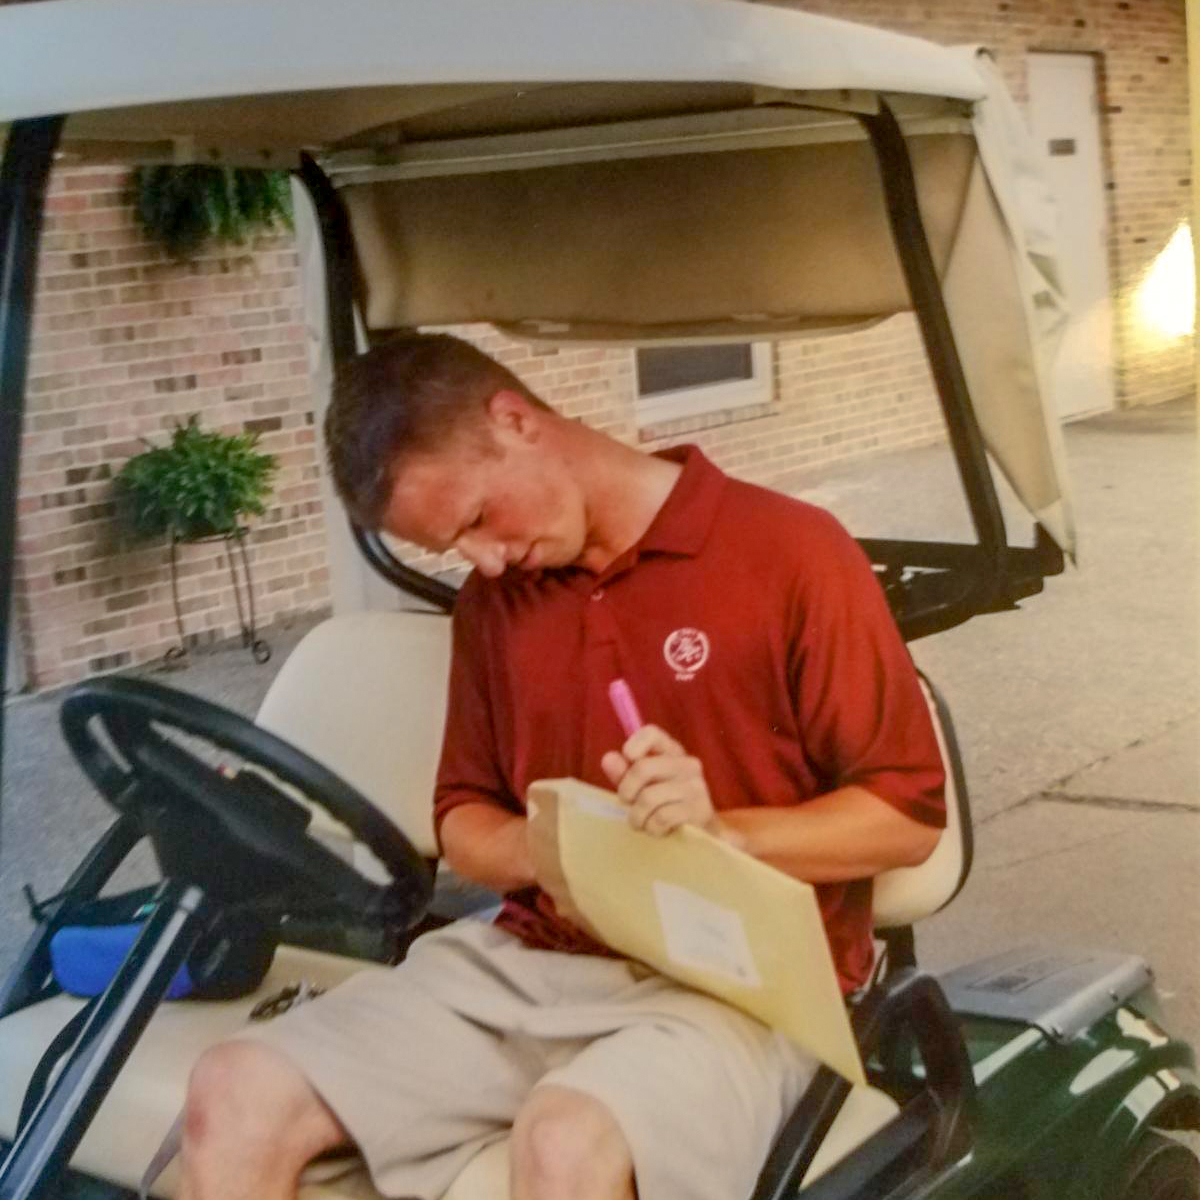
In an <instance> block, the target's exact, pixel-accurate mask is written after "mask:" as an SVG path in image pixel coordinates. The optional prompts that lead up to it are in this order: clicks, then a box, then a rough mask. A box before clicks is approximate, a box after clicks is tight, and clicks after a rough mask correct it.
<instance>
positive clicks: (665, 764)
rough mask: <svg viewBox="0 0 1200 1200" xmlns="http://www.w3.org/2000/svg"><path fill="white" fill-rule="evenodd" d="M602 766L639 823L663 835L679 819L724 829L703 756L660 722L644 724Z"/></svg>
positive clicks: (632, 819)
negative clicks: (710, 791)
mask: <svg viewBox="0 0 1200 1200" xmlns="http://www.w3.org/2000/svg"><path fill="white" fill-rule="evenodd" d="M600 766H601V768H602V769H603V771H604V773H605V775H607V776H608V778H609V781H610V782H611V783H612V785H613V787H614V788H615V789H616V793H617V795H618V796H619V797H620V798H621V800H622V801H623V802H624V803H625V804H627V805H628V806H629V823H630V824H631V825H632V826H633V827H634V828H635V829H641V830H643V831H644V832H646V833H652V834H655V835H658V836H661V835H662V834H665V833H670V832H671V830H672V829H675V828H677V827H678V826H680V825H698V826H699V827H700V828H701V829H705V830H707V831H708V832H709V833H713V834H717V835H720V834H721V832H722V830H721V826H720V823H719V822H718V820H717V814H716V812H715V810H714V809H713V803H712V797H711V796H710V795H709V794H708V784H707V783H705V781H704V768H703V766H702V765H701V763H700V760H699V759H698V758H695V757H693V756H692V755H690V754H688V753H687V752H686V751H685V750H684V748H683V747H682V746H681V745H680V744H679V743H678V742H677V741H675V739H674V738H673V737H671V736H670V735H669V734H667V733H664V732H663V730H661V729H659V727H658V726H657V725H643V726H642V727H641V728H640V729H639V730H638V731H637V732H636V733H635V734H633V736H632V737H630V738H629V740H628V741H627V742H626V743H625V744H624V745H623V746H622V747H621V749H620V751H616V750H610V751H609V752H608V753H607V754H606V755H605V756H604V757H603V758H602V759H601V760H600Z"/></svg>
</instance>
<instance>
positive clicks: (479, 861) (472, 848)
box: [440, 802, 535, 893]
mask: <svg viewBox="0 0 1200 1200" xmlns="http://www.w3.org/2000/svg"><path fill="white" fill-rule="evenodd" d="M526 824H527V823H526V820H525V818H524V817H519V816H516V815H515V814H513V813H509V812H505V811H504V810H503V809H501V808H497V807H496V806H495V805H493V804H486V803H482V802H481V803H478V804H460V805H459V806H458V807H457V808H452V809H451V810H450V811H449V812H448V813H447V814H446V816H445V818H444V819H443V821H442V827H441V831H440V834H441V841H442V852H443V854H444V856H445V859H446V864H447V865H448V866H449V867H450V869H451V870H452V871H453V872H454V873H455V874H456V875H460V876H462V878H464V879H469V880H471V881H472V882H473V883H478V884H480V885H481V886H483V887H486V888H491V889H492V891H494V892H501V893H503V892H513V891H516V890H517V889H518V888H524V887H530V886H531V885H532V884H533V883H534V882H535V879H534V874H533V859H532V857H531V856H530V853H529V845H528V842H527V840H526Z"/></svg>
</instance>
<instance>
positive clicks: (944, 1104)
mask: <svg viewBox="0 0 1200 1200" xmlns="http://www.w3.org/2000/svg"><path fill="white" fill-rule="evenodd" d="M853 1024H854V1036H855V1041H857V1043H858V1047H859V1050H860V1052H861V1054H862V1057H863V1060H864V1061H867V1060H868V1059H870V1058H871V1056H872V1055H874V1054H876V1053H878V1052H879V1051H881V1050H882V1049H884V1048H885V1047H886V1045H887V1044H888V1043H889V1042H895V1041H896V1040H897V1039H899V1038H902V1037H911V1038H912V1041H913V1043H914V1044H915V1046H916V1049H917V1051H918V1052H919V1054H920V1058H921V1062H922V1064H923V1065H924V1070H925V1085H924V1087H923V1088H922V1091H921V1093H920V1094H919V1095H918V1096H916V1097H915V1098H914V1099H913V1100H912V1101H910V1102H909V1104H908V1105H906V1106H905V1107H904V1108H903V1109H902V1110H901V1112H900V1114H899V1115H898V1116H897V1117H896V1119H895V1121H893V1122H892V1123H891V1124H890V1125H889V1126H887V1127H886V1129H885V1130H881V1131H880V1133H879V1134H877V1135H876V1138H878V1139H879V1142H880V1148H881V1149H885V1152H884V1153H883V1154H882V1155H876V1154H874V1153H873V1152H872V1147H873V1144H874V1142H875V1139H871V1140H870V1141H868V1142H867V1143H865V1144H864V1145H863V1146H861V1147H859V1148H858V1149H857V1150H856V1151H855V1152H854V1154H853V1155H851V1156H850V1157H849V1158H847V1159H845V1160H844V1161H843V1163H841V1164H838V1165H837V1166H836V1167H834V1168H833V1169H832V1170H831V1171H830V1174H829V1175H828V1176H827V1177H823V1178H822V1179H821V1180H820V1181H819V1182H817V1183H815V1184H810V1185H809V1188H806V1189H805V1190H804V1195H808V1194H809V1190H810V1189H811V1190H812V1194H813V1197H814V1200H816V1197H817V1196H818V1195H820V1196H822V1197H829V1198H830V1200H833V1197H838V1198H839V1200H840V1198H843V1197H845V1198H849V1197H856V1196H867V1195H874V1194H876V1193H874V1192H872V1191H870V1190H867V1189H868V1187H869V1184H870V1182H871V1178H872V1176H874V1175H876V1174H878V1172H879V1171H880V1170H881V1169H882V1168H884V1167H886V1166H887V1165H888V1162H889V1161H891V1160H893V1158H894V1156H896V1155H898V1154H900V1153H903V1152H905V1151H907V1150H910V1149H911V1148H913V1147H914V1146H916V1145H917V1144H918V1142H919V1141H921V1140H922V1139H928V1140H929V1148H928V1149H929V1153H928V1156H927V1159H926V1162H925V1163H924V1164H923V1169H924V1170H925V1171H926V1172H929V1173H932V1172H936V1171H937V1170H938V1169H939V1168H941V1167H943V1166H945V1165H946V1164H947V1163H951V1162H954V1161H956V1160H957V1159H959V1158H961V1157H962V1156H963V1155H964V1154H965V1153H966V1152H967V1150H969V1149H970V1146H971V1142H972V1139H973V1137H974V1124H975V1120H976V1099H975V1075H974V1071H973V1070H972V1067H971V1060H970V1058H969V1056H968V1054H967V1048H966V1044H965V1043H964V1041H963V1035H962V1031H961V1030H960V1029H959V1027H958V1023H957V1020H956V1019H955V1016H954V1013H953V1012H952V1011H951V1009H950V1005H949V1003H948V1002H947V1000H946V996H945V993H943V991H942V988H941V985H940V984H939V983H938V982H937V980H936V979H934V977H933V976H932V975H926V974H924V973H922V972H919V971H917V970H914V969H912V968H905V969H902V970H900V971H897V972H896V973H895V974H892V975H889V976H888V978H887V979H885V980H883V981H882V982H881V983H879V984H877V985H876V986H875V987H873V988H872V989H871V991H869V992H868V993H867V995H866V997H865V998H864V999H863V1000H862V1002H861V1003H860V1004H859V1006H858V1009H857V1010H856V1012H855V1013H854V1018H853ZM850 1086H851V1085H850V1083H849V1081H848V1080H846V1079H844V1078H843V1077H842V1076H841V1075H838V1074H836V1073H835V1072H834V1071H832V1070H830V1069H829V1068H828V1067H824V1066H823V1067H819V1068H818V1069H817V1073H816V1076H815V1077H814V1079H813V1081H812V1083H811V1084H809V1086H808V1088H807V1089H806V1090H805V1092H804V1094H803V1095H802V1096H801V1097H800V1100H799V1102H798V1103H797V1105H796V1107H795V1108H794V1109H793V1110H792V1113H791V1115H790V1116H789V1117H788V1119H787V1120H786V1121H785V1122H784V1125H783V1128H782V1129H781V1130H780V1133H779V1136H778V1137H777V1138H776V1141H775V1145H774V1146H773V1147H772V1149H771V1153H770V1154H769V1155H768V1157H767V1161H766V1163H765V1164H764V1166H763V1169H762V1171H761V1173H760V1174H759V1177H758V1183H757V1185H756V1187H755V1189H754V1194H753V1197H752V1200H792V1198H793V1197H794V1196H795V1195H796V1193H797V1192H798V1191H799V1190H800V1184H801V1181H802V1180H803V1179H804V1176H805V1174H806V1173H807V1171H808V1169H809V1167H810V1166H811V1165H812V1161H813V1159H814V1158H815V1157H816V1154H817V1151H818V1150H819V1149H820V1146H821V1143H822V1141H823V1140H824V1138H825V1135H826V1134H827V1133H828V1132H829V1128H830V1126H831V1125H832V1124H833V1122H834V1119H835V1118H836V1117H837V1114H838V1113H839V1112H840V1111H841V1108H842V1105H843V1104H844V1103H845V1101H846V1097H847V1096H849V1094H850ZM895 1135H899V1136H895Z"/></svg>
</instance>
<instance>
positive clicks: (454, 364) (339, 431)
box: [325, 333, 546, 529]
mask: <svg viewBox="0 0 1200 1200" xmlns="http://www.w3.org/2000/svg"><path fill="white" fill-rule="evenodd" d="M505 388H509V389H511V390H513V391H517V392H520V393H521V395H523V396H525V397H526V399H528V400H529V401H530V402H531V403H533V404H536V405H537V406H539V407H541V408H545V407H546V405H545V404H543V403H542V401H541V400H539V399H538V398H537V397H536V396H535V395H534V394H533V393H532V392H531V391H530V390H529V389H528V388H527V387H526V386H525V385H524V384H523V383H522V382H521V381H520V380H519V379H518V378H517V377H516V376H515V375H514V374H513V373H512V372H511V371H510V370H508V368H507V367H505V366H503V365H502V364H500V363H498V362H497V361H496V360H495V359H494V358H491V357H490V356H489V355H487V354H484V352H483V351H482V350H479V349H478V348H477V347H475V346H473V345H471V343H470V342H465V341H463V340H462V338H457V337H453V336H452V335H451V334H448V333H405V334H398V335H396V336H395V337H393V338H389V339H388V340H387V341H386V342H383V343H382V344H381V345H378V346H375V347H373V348H372V349H371V350H369V351H367V353H365V354H360V355H358V356H357V357H356V358H352V359H350V361H349V362H347V363H345V364H343V365H342V366H341V367H340V368H339V369H338V371H337V374H336V376H335V378H334V382H333V396H332V399H331V401H330V404H329V410H328V412H327V413H326V414H325V450H326V453H327V455H328V457H329V468H330V471H331V472H332V474H333V483H334V487H336V488H337V492H338V495H339V496H341V498H342V501H343V503H344V504H345V505H346V507H347V508H348V509H349V510H350V515H351V516H352V517H353V518H354V520H356V521H357V522H358V523H359V524H360V525H363V526H365V527H366V528H368V529H376V528H378V526H379V522H380V520H381V519H382V516H383V512H384V510H385V508H386V507H387V501H388V497H389V495H390V494H391V490H392V483H393V481H394V478H395V474H396V468H397V466H398V465H399V464H400V462H401V461H402V460H403V458H404V456H405V455H407V454H416V453H425V452H429V451H432V450H436V449H437V448H438V447H440V446H445V445H447V444H448V442H449V441H450V439H451V438H452V437H453V436H455V435H456V434H457V433H459V432H461V431H462V430H463V429H464V428H465V427H466V425H467V420H468V418H471V417H480V418H481V417H482V416H483V412H484V406H485V405H486V404H487V402H488V400H490V399H491V398H492V396H494V395H495V394H496V392H498V391H501V390H503V389H505Z"/></svg>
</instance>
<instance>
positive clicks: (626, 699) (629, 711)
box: [608, 679, 642, 738]
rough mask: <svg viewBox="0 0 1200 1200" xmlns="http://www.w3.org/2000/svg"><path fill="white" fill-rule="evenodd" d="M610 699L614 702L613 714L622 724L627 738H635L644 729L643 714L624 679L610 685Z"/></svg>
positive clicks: (614, 681)
mask: <svg viewBox="0 0 1200 1200" xmlns="http://www.w3.org/2000/svg"><path fill="white" fill-rule="evenodd" d="M608 698H609V700H610V701H611V702H612V706H613V712H615V713H616V714H617V720H618V721H620V722H621V728H622V729H623V730H624V731H625V736H626V737H627V738H630V737H633V735H634V734H635V733H637V731H638V730H639V729H641V727H642V714H641V713H640V712H638V706H637V701H636V700H635V699H634V698H633V692H632V691H631V690H630V687H629V684H627V683H626V682H625V680H623V679H614V680H613V681H612V683H610V684H609V685H608Z"/></svg>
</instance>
